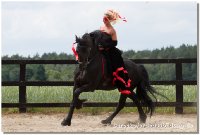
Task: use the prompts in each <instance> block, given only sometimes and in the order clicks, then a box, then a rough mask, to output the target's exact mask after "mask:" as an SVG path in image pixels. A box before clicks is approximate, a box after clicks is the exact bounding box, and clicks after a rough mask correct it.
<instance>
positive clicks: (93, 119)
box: [2, 113, 197, 133]
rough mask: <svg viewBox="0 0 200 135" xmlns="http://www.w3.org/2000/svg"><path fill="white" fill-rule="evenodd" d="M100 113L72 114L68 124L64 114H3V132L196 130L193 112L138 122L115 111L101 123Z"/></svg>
mask: <svg viewBox="0 0 200 135" xmlns="http://www.w3.org/2000/svg"><path fill="white" fill-rule="evenodd" d="M108 115H109V114H108V113H107V114H103V115H86V114H74V117H73V119H72V125H71V126H70V127H67V126H65V127H63V126H61V124H60V123H61V121H62V120H63V118H64V116H65V114H64V113H63V114H37V113H33V114H30V113H26V114H3V115H2V131H3V132H12V133H13V132H21V133H22V132H23V133H24V132H37V133H39V132H46V133H51V132H58V133H61V132H62V133H64V132H65V133H66V132H168V133H169V132H190V133H191V132H197V115H195V114H185V115H172V114H170V115H169V114H168V115H166V114H165V115H160V114H154V115H153V116H152V117H151V118H149V117H148V118H147V122H146V124H140V123H138V115H137V114H134V113H133V114H132V113H128V114H119V115H118V116H117V117H115V119H114V120H113V122H112V124H111V125H102V124H101V120H103V119H105V118H106V117H108Z"/></svg>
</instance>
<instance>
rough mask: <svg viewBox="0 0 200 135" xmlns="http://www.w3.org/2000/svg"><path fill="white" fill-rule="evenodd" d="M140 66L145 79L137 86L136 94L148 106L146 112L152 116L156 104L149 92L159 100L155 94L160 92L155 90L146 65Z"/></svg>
mask: <svg viewBox="0 0 200 135" xmlns="http://www.w3.org/2000/svg"><path fill="white" fill-rule="evenodd" d="M139 68H140V69H141V71H142V78H143V79H142V81H141V82H140V83H139V85H138V86H137V88H136V95H137V96H138V98H139V101H140V102H141V103H142V104H143V105H145V106H146V113H150V116H152V114H153V112H154V110H155V105H154V102H153V100H152V98H151V97H150V96H149V95H148V93H150V94H151V95H152V96H153V98H154V99H155V100H156V102H157V98H156V96H155V94H158V92H157V91H156V90H155V88H154V87H152V86H151V85H150V82H149V75H148V73H147V71H146V69H145V67H144V66H143V65H140V66H139ZM159 95H160V94H159Z"/></svg>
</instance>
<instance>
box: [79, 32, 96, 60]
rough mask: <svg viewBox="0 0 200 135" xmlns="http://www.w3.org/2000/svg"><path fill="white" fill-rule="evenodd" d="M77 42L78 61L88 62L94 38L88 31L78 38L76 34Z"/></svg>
mask: <svg viewBox="0 0 200 135" xmlns="http://www.w3.org/2000/svg"><path fill="white" fill-rule="evenodd" d="M76 43H77V47H76V52H77V53H78V62H79V63H87V62H88V59H89V55H90V52H91V49H92V46H93V40H92V38H91V36H90V34H88V33H86V34H84V35H83V36H82V38H78V37H77V36H76Z"/></svg>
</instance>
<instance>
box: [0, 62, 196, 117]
mask: <svg viewBox="0 0 200 135" xmlns="http://www.w3.org/2000/svg"><path fill="white" fill-rule="evenodd" d="M132 61H134V62H135V63H138V64H139V63H140V64H162V63H164V64H171V63H173V64H175V70H176V80H170V81H151V82H150V83H151V84H152V85H175V86H176V102H157V103H156V104H155V105H156V106H158V107H175V112H176V113H177V114H182V113H183V107H190V106H193V107H196V106H197V102H183V85H197V81H196V80H183V77H182V63H197V59H135V60H132ZM2 64H3V65H7V64H19V65H20V76H19V81H3V82H2V86H19V103H2V107H3V108H14V107H15V108H16V107H17V108H19V111H20V112H21V113H22V112H26V111H27V108H28V107H69V106H70V103H27V99H26V86H73V84H74V83H73V81H26V78H25V76H26V65H27V64H77V62H76V61H75V60H2ZM83 106H85V107H115V106H117V103H115V102H112V103H102V102H101V103H98V102H87V103H84V104H83ZM126 106H127V107H133V106H135V104H134V103H126Z"/></svg>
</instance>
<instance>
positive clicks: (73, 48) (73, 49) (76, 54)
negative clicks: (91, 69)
mask: <svg viewBox="0 0 200 135" xmlns="http://www.w3.org/2000/svg"><path fill="white" fill-rule="evenodd" d="M75 44H76V43H73V45H72V51H73V53H74V56H75V58H76V60H78V53H77V52H76V49H75Z"/></svg>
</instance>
